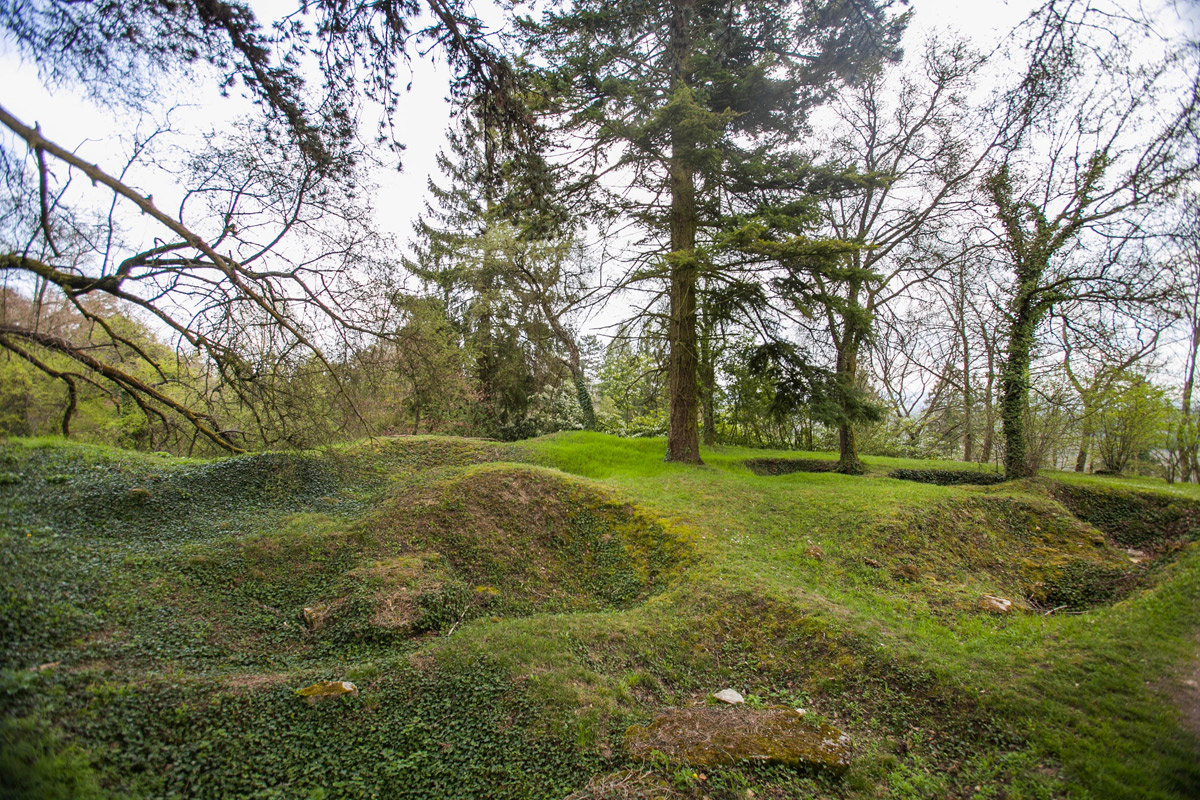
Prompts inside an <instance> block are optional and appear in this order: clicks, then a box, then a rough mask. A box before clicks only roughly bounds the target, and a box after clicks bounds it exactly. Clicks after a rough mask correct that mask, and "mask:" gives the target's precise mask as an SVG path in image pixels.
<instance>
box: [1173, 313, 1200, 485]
mask: <svg viewBox="0 0 1200 800" xmlns="http://www.w3.org/2000/svg"><path fill="white" fill-rule="evenodd" d="M1197 356H1200V319H1197V318H1195V317H1193V319H1192V340H1191V350H1190V351H1189V352H1188V358H1187V367H1186V370H1185V372H1184V377H1183V403H1182V407H1181V408H1180V412H1181V417H1182V418H1181V419H1180V422H1179V437H1178V438H1179V479H1180V481H1182V482H1183V483H1189V482H1191V481H1196V480H1200V464H1198V463H1197V461H1198V459H1197V454H1196V450H1197V448H1196V421H1195V420H1193V419H1192V392H1193V391H1194V387H1195V385H1196V359H1197Z"/></svg>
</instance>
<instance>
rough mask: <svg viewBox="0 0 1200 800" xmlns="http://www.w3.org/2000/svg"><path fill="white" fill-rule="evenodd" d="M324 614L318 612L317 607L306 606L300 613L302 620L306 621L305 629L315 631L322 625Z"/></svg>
mask: <svg viewBox="0 0 1200 800" xmlns="http://www.w3.org/2000/svg"><path fill="white" fill-rule="evenodd" d="M322 616H323V615H322V614H321V613H320V612H319V611H317V608H316V606H305V607H304V608H303V609H301V611H300V619H302V620H304V627H306V628H308V629H309V630H310V631H314V630H316V629H317V627H318V626H319V625H320V624H321V618H322Z"/></svg>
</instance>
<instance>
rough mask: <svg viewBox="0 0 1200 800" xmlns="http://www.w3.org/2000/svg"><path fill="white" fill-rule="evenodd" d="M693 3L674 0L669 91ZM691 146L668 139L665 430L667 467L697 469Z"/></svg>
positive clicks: (683, 59) (675, 135) (680, 135)
mask: <svg viewBox="0 0 1200 800" xmlns="http://www.w3.org/2000/svg"><path fill="white" fill-rule="evenodd" d="M694 7H695V0H675V10H674V19H673V21H672V30H671V41H670V44H669V47H670V58H671V59H672V61H673V62H674V69H675V73H676V74H675V77H674V81H673V86H672V89H673V91H675V92H686V91H687V83H686V75H687V66H686V65H687V60H688V52H689V50H690V47H691V18H692V14H693V12H694ZM694 155H695V143H694V142H693V141H692V140H691V139H690V138H689V135H688V133H687V132H685V131H682V130H679V129H676V130H674V131H672V134H671V163H670V176H669V179H670V191H671V213H670V219H671V253H670V255H669V256H668V265H669V268H670V283H671V286H670V300H671V319H670V323H669V325H668V331H667V336H668V339H669V344H670V363H669V365H668V371H667V375H668V392H669V393H670V423H669V426H668V428H667V456H666V460H667V461H680V462H683V463H685V464H700V463H702V462H701V461H700V425H699V423H700V420H699V413H698V412H699V387H698V386H697V377H698V372H699V357H698V356H699V353H698V350H697V341H696V282H697V279H698V277H699V270H698V268H697V263H696V228H697V219H696V213H697V212H696V168H695V164H694Z"/></svg>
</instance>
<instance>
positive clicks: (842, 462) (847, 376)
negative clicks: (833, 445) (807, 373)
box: [834, 254, 866, 475]
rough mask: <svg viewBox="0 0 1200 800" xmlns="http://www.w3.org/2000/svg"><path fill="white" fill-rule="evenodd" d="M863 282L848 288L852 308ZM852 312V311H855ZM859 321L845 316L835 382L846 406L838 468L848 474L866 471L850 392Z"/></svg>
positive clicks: (840, 430) (855, 374) (855, 371)
mask: <svg viewBox="0 0 1200 800" xmlns="http://www.w3.org/2000/svg"><path fill="white" fill-rule="evenodd" d="M854 258H855V266H856V267H857V266H858V256H857V254H855V257H854ZM860 288H861V285H860V283H859V281H858V280H857V279H852V280H851V281H850V285H849V286H848V287H847V292H846V296H847V306H848V307H850V308H851V309H853V308H855V307H857V305H858V293H859V290H860ZM851 313H852V312H851ZM858 325H859V322H858V321H857V320H856V319H852V318H851V317H849V316H848V315H843V317H842V336H841V340H840V341H838V347H837V364H836V366H835V372H834V382H835V383H836V384H837V387H838V402H839V404H840V405H841V407H842V421H841V423H840V424H839V425H838V465H837V471H838V472H841V473H843V474H845V475H861V474H863V473H864V472H866V467H865V466H864V465H863V463H862V459H860V458H859V457H858V437H857V436H855V433H854V423H853V422H852V421H851V419H850V417H851V414H850V409H849V404H850V393H851V392H852V391H853V390H854V383H855V381H856V380H857V379H858V349H859V345H860V342H861V339H862V337H861V335H860V333H859V327H858Z"/></svg>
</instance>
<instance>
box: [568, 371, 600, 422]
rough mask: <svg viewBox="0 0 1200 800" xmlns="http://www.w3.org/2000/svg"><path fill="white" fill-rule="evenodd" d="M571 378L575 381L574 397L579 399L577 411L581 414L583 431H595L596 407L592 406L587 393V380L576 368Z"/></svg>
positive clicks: (590, 395) (589, 394) (589, 393)
mask: <svg viewBox="0 0 1200 800" xmlns="http://www.w3.org/2000/svg"><path fill="white" fill-rule="evenodd" d="M571 378H572V379H573V380H574V381H575V396H576V397H577V398H579V410H580V411H582V412H583V429H584V430H585V431H594V430H596V407H595V406H594V405H592V393H591V392H589V391H588V385H587V379H586V378H585V377H584V374H583V370H582V369H580V368H579V367H578V366H577V367H575V368H573V369H572V370H571Z"/></svg>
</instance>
